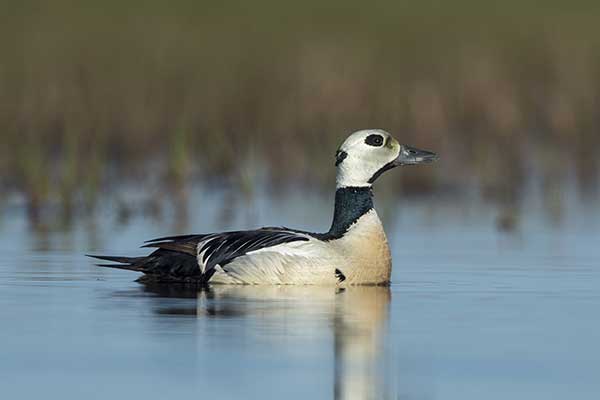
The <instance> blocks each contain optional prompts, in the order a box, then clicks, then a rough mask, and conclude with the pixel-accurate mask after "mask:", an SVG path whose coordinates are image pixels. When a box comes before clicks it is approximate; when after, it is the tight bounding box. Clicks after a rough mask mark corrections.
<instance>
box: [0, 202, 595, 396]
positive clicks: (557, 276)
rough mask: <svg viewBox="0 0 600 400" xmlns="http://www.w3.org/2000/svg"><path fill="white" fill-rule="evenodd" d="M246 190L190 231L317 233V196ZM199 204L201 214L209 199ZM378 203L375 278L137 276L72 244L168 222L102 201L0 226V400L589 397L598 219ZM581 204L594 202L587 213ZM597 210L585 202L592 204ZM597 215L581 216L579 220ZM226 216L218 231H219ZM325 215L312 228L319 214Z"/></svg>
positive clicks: (127, 243) (118, 237) (130, 246)
mask: <svg viewBox="0 0 600 400" xmlns="http://www.w3.org/2000/svg"><path fill="white" fill-rule="evenodd" d="M291 203H293V201H292V200H291V199H287V200H286V202H284V203H281V201H277V202H273V203H270V202H268V201H265V202H258V203H257V204H255V205H254V210H255V212H254V214H253V215H252V216H250V217H248V216H247V215H244V216H239V217H235V218H233V219H232V220H230V221H228V222H226V223H224V222H223V221H222V220H221V219H219V218H216V217H215V218H209V217H208V216H210V215H213V211H214V215H217V211H216V207H217V204H218V199H205V201H204V203H203V204H205V206H204V207H205V209H206V208H208V211H207V212H205V214H204V215H202V216H197V217H195V218H192V221H191V223H190V226H192V227H193V228H190V229H191V230H193V231H199V232H202V231H210V230H214V229H228V228H230V227H231V226H234V225H235V226H237V227H240V226H253V225H264V224H273V223H277V222H279V223H282V224H286V225H290V226H298V227H306V228H318V227H322V226H323V220H328V219H329V217H328V213H329V207H328V206H324V207H323V209H324V211H323V212H322V213H320V214H317V215H315V214H314V208H313V209H310V210H306V209H304V211H302V212H301V211H296V212H295V213H290V209H300V210H302V208H301V207H292V206H293V204H291ZM211 207H215V210H211ZM395 207H397V206H394V205H393V204H392V205H390V204H384V207H382V208H383V210H382V212H381V214H383V215H388V216H389V215H392V216H393V217H391V218H390V217H388V218H386V221H385V224H386V227H387V229H388V233H389V236H390V242H391V244H392V249H393V250H392V251H393V258H394V273H393V282H394V283H393V285H392V286H391V287H389V288H374V287H371V288H349V289H346V290H335V289H333V288H312V287H219V286H216V287H212V288H211V289H209V290H204V291H198V290H195V289H189V288H185V287H180V286H179V287H178V286H144V285H141V284H138V283H136V282H134V279H135V278H136V277H137V274H135V273H130V272H126V271H116V270H114V271H113V270H106V269H99V268H96V267H94V266H93V265H92V262H91V261H90V260H88V259H86V258H85V257H84V256H83V254H84V253H85V252H98V251H107V252H109V253H111V252H118V253H124V254H141V253H139V252H138V253H136V251H138V250H136V248H137V246H138V245H139V244H140V242H141V241H142V240H144V239H148V238H152V237H155V236H160V235H163V234H169V233H171V232H175V233H177V232H176V231H177V229H176V228H174V227H172V226H170V225H169V224H168V223H167V222H165V220H167V221H168V219H169V218H168V217H166V218H165V220H163V221H162V222H160V221H159V222H157V221H155V220H149V219H144V218H141V217H140V218H137V217H136V218H133V220H132V221H130V223H128V224H125V225H120V224H118V223H116V222H115V221H114V219H113V218H112V216H111V214H110V213H106V215H101V216H100V218H99V220H100V222H99V223H98V224H97V225H95V226H90V225H89V224H87V223H85V222H82V223H81V224H76V225H75V226H74V227H73V229H70V230H66V231H65V230H59V229H56V230H54V229H50V230H49V231H48V232H46V233H44V234H34V233H32V232H31V231H30V230H29V229H28V228H27V225H26V224H25V222H24V221H23V220H22V219H21V218H20V217H19V216H18V215H19V214H17V213H16V212H14V210H13V211H12V212H7V215H5V216H4V218H3V220H2V225H0V318H1V328H0V339H1V340H0V382H1V387H2V392H3V396H2V397H3V398H10V399H33V398H39V397H41V396H44V397H46V398H61V399H80V398H88V399H94V398H99V399H100V398H103V399H104V398H125V397H129V398H131V396H134V397H133V398H151V399H155V398H156V399H163V398H178V397H179V398H184V397H187V398H190V397H193V398H218V399H239V398H286V399H331V398H335V399H371V398H373V399H482V398H483V399H507V398H510V399H516V398H519V399H590V398H597V397H598V396H599V395H600V375H599V371H600V318H598V315H599V310H600V257H599V254H600V253H599V249H598V244H599V243H600V233H599V230H598V229H597V228H598V226H599V225H600V224H598V220H597V217H590V216H589V215H590V214H585V213H583V212H574V213H569V214H568V215H567V217H565V221H563V223H562V224H561V225H559V226H557V225H552V224H549V223H547V222H543V220H542V219H540V218H537V217H536V216H535V215H533V216H529V217H528V218H527V219H525V220H524V221H523V223H522V224H521V227H520V228H519V230H518V231H517V232H516V233H513V234H501V233H498V232H497V231H496V230H495V227H494V224H493V215H490V214H492V213H491V212H490V211H489V210H486V209H485V208H481V209H479V210H477V209H476V210H471V211H470V212H468V213H464V212H460V213H457V212H456V211H455V210H448V209H440V208H439V207H438V208H435V207H434V208H427V209H425V208H424V207H423V206H420V205H417V204H413V205H410V204H405V205H404V206H403V207H402V210H401V211H400V210H396V208H395ZM592 215H593V214H592ZM595 215H597V214H595ZM594 218H596V219H594ZM230 225H231V226H230ZM325 225H326V224H325Z"/></svg>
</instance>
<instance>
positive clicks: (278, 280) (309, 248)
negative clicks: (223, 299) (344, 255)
mask: <svg viewBox="0 0 600 400" xmlns="http://www.w3.org/2000/svg"><path fill="white" fill-rule="evenodd" d="M323 247H324V246H323V243H322V242H320V241H318V240H316V239H314V238H311V239H310V240H309V241H298V242H291V243H283V244H280V245H276V246H272V247H268V248H263V249H259V250H255V251H252V252H249V253H247V254H245V255H243V256H240V257H238V258H236V259H235V260H233V261H231V262H230V263H228V264H227V265H224V266H219V269H218V270H217V273H215V275H213V278H212V279H211V282H214V283H239V284H251V285H253V284H276V285H277V284H279V285H287V284H296V285H297V284H300V285H302V284H323V285H331V284H335V283H336V280H337V278H336V276H335V265H336V262H335V261H336V260H335V258H336V257H335V255H334V256H333V257H331V256H330V255H329V254H330V252H329V251H323V250H324V249H323ZM221 271H222V272H221Z"/></svg>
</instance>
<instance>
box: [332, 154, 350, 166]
mask: <svg viewBox="0 0 600 400" xmlns="http://www.w3.org/2000/svg"><path fill="white" fill-rule="evenodd" d="M346 157H348V153H346V152H345V151H342V150H338V151H336V152H335V166H336V167H337V166H338V165H340V164H341V163H342V161H344V159H345V158H346Z"/></svg>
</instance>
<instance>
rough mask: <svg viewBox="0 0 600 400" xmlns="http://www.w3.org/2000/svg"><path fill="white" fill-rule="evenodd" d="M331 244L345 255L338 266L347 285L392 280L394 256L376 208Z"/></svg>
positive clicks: (384, 282)
mask: <svg viewBox="0 0 600 400" xmlns="http://www.w3.org/2000/svg"><path fill="white" fill-rule="evenodd" d="M330 243H331V245H332V246H334V247H335V249H336V250H337V251H338V252H339V253H341V254H343V258H344V265H340V266H339V268H338V269H339V270H340V271H341V272H342V273H343V274H344V276H345V277H346V281H345V282H344V283H345V284H348V285H352V284H355V285H356V284H387V283H389V281H390V275H391V272H392V257H391V254H390V248H389V246H388V242H387V237H386V236H385V231H384V230H383V225H382V224H381V221H380V220H379V216H378V215H377V212H376V211H375V210H371V211H369V212H368V213H366V214H365V215H363V216H362V217H360V218H359V219H358V221H356V223H355V224H354V225H352V226H351V227H350V229H348V232H346V234H345V235H344V236H343V237H342V238H340V239H336V240H333V241H331V242H330Z"/></svg>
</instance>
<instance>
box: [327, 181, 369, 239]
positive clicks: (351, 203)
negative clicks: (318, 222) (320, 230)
mask: <svg viewBox="0 0 600 400" xmlns="http://www.w3.org/2000/svg"><path fill="white" fill-rule="evenodd" d="M372 209H373V190H372V189H371V187H370V186H367V187H354V186H349V187H343V188H339V189H337V190H336V191H335V208H334V211H333V222H332V223H331V228H330V229H329V232H327V233H326V234H325V236H326V237H327V239H339V238H341V237H342V236H343V235H344V233H346V232H347V231H348V228H350V226H351V225H352V224H354V223H355V222H356V221H357V220H358V219H359V218H360V217H362V216H363V215H365V214H366V213H367V212H369V211H370V210H372Z"/></svg>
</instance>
